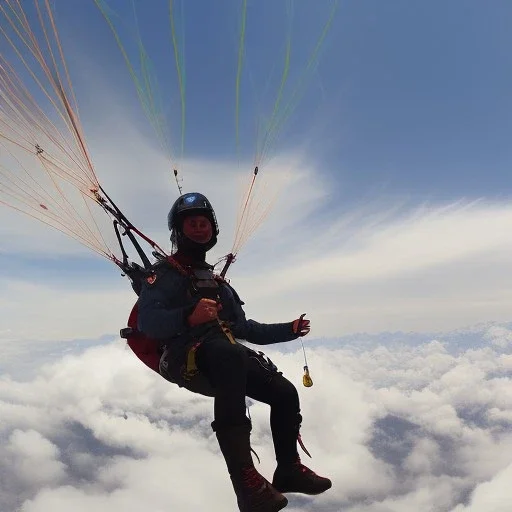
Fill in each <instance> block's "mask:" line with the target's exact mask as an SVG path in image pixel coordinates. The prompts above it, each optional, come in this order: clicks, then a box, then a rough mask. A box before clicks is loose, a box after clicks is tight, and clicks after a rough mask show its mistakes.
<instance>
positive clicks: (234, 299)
mask: <svg viewBox="0 0 512 512" xmlns="http://www.w3.org/2000/svg"><path fill="white" fill-rule="evenodd" d="M205 266H206V265H205ZM206 267H207V269H209V270H210V272H211V267H209V266H206ZM187 270H189V272H188V275H187V274H185V273H183V272H182V271H180V270H178V269H177V268H176V267H175V266H174V265H172V264H171V263H169V262H166V261H165V262H160V263H158V264H157V265H155V267H154V272H153V274H152V275H151V276H150V277H149V278H148V279H146V280H145V281H144V282H143V285H142V290H141V292H140V295H139V300H138V318H137V323H138V329H139V331H141V332H142V333H144V334H145V335H146V336H148V337H151V338H153V339H155V340H159V341H160V342H161V343H162V344H169V343H171V344H178V345H183V344H184V343H189V342H190V341H191V340H192V339H193V338H194V332H193V330H192V329H191V328H190V327H189V325H188V323H187V317H188V316H189V315H190V314H191V313H192V311H193V309H194V307H195V305H196V304H197V302H198V301H199V300H200V299H201V297H202V296H204V294H203V293H202V292H201V291H200V290H199V289H198V288H197V286H196V285H197V280H195V278H194V276H193V275H192V274H191V273H190V269H187ZM212 277H213V274H212ZM215 282H216V283H217V285H218V288H217V290H216V293H218V297H219V301H220V303H221V304H222V309H221V310H220V312H219V318H220V320H222V321H225V322H226V323H227V324H228V326H229V327H230V329H231V332H232V333H233V336H234V337H235V338H237V339H241V340H246V341H248V342H250V343H255V344H257V345H268V344H271V343H280V342H284V341H291V340H294V339H296V338H297V337H298V336H297V335H296V334H294V333H293V330H292V322H286V323H278V324H262V323H259V322H256V321H254V320H247V319H246V317H245V312H244V310H243V309H242V305H243V304H244V303H243V302H242V301H241V300H240V298H239V297H238V294H237V293H236V291H235V290H234V289H233V288H232V287H231V286H230V285H229V284H228V283H227V282H225V281H219V280H215Z"/></svg>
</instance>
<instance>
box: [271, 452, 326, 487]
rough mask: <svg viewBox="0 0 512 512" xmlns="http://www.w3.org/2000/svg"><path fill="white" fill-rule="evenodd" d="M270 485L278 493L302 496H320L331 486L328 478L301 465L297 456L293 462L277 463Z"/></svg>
mask: <svg viewBox="0 0 512 512" xmlns="http://www.w3.org/2000/svg"><path fill="white" fill-rule="evenodd" d="M272 485H273V486H274V487H275V488H276V489H277V490H278V491H279V492H300V493H303V494H321V493H322V492H325V491H327V489H330V488H331V486H332V482H331V481H330V480H329V479H328V478H324V477H323V476H318V475H317V474H316V473H315V472H313V471H311V469H309V468H308V467H306V466H304V464H302V463H301V461H300V457H299V456H297V460H296V461H295V462H289V463H279V464H278V465H277V468H276V470H275V472H274V478H273V480H272Z"/></svg>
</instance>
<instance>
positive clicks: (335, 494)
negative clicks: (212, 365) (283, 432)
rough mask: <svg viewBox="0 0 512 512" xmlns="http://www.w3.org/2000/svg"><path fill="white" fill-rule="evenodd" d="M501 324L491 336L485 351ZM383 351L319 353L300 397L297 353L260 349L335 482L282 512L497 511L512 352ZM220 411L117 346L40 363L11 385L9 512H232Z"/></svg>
mask: <svg viewBox="0 0 512 512" xmlns="http://www.w3.org/2000/svg"><path fill="white" fill-rule="evenodd" d="M496 327H497V326H493V327H491V328H489V329H487V330H484V331H483V332H482V334H481V335H480V342H481V343H482V344H485V343H486V340H487V339H489V336H492V335H493V333H496V332H497V329H496ZM502 328H504V327H502ZM468 335H469V334H468ZM411 336H412V335H411ZM382 340H389V337H386V338H382ZM411 340H412V338H411ZM341 343H342V340H340V344H341ZM386 343H387V346H385V345H384V344H380V345H378V344H377V345H372V346H367V347H366V348H364V347H363V346H359V347H358V346H357V345H352V346H349V345H345V346H344V347H343V348H342V347H341V346H340V348H336V349H327V348H325V347H323V348H322V347H317V348H315V349H313V348H311V347H310V348H309V349H308V362H309V366H310V370H311V375H312V377H313V380H314V386H313V387H312V388H310V389H305V388H303V387H302V386H301V369H302V367H301V359H302V354H301V351H300V350H298V351H296V352H290V353H286V354H283V353H280V352H275V351H274V349H273V348H272V347H268V350H266V352H267V353H268V354H269V355H270V357H271V358H272V359H273V360H274V362H276V363H277V365H278V366H279V368H280V369H281V370H282V371H284V374H285V375H286V376H287V377H288V378H289V379H290V380H291V381H292V382H293V383H294V384H295V385H296V386H297V387H298V389H299V393H300V397H301V409H302V414H303V418H304V420H303V426H302V435H303V439H304V442H305V443H306V446H307V448H308V449H309V451H310V452H311V453H312V455H313V459H312V460H309V459H308V458H307V457H306V456H305V455H304V456H303V460H304V462H305V463H306V464H308V465H310V466H311V467H312V469H314V470H315V471H317V472H319V473H320V474H326V475H328V476H330V477H331V478H332V479H333V483H334V485H333V488H332V489H331V490H330V491H329V492H327V493H325V494H324V495H322V496H318V497H315V498H311V497H304V498H302V497H299V496H292V495H290V505H289V507H288V509H289V510H292V511H293V510H297V511H298V510H315V511H320V512H322V511H324V510H325V511H328V510H333V509H334V510H347V511H349V512H384V511H386V512H401V511H406V510H413V509H414V510H433V511H434V510H435V512H466V511H467V512H473V511H475V512H480V511H482V512H483V510H485V507H488V509H489V510H495V511H496V512H500V511H501V510H502V509H501V508H499V507H498V505H496V507H498V508H495V509H493V508H489V507H492V506H494V505H493V503H494V502H493V499H494V498H493V497H501V498H502V499H503V500H506V499H507V498H508V497H509V494H508V493H509V491H508V486H507V481H508V476H509V475H508V473H507V472H510V465H511V463H512V459H511V455H510V454H511V453H512V434H511V433H510V432H511V431H510V422H511V421H512V400H511V399H510V397H511V396H512V392H511V391H512V383H511V380H510V368H509V367H507V366H506V364H504V360H505V361H506V357H505V359H504V356H507V354H504V353H503V352H502V350H503V349H502V348H501V347H500V346H496V345H490V346H489V347H487V348H484V349H465V350H464V349H462V350H460V347H459V350H458V353H457V354H455V353H454V352H453V350H452V349H453V348H454V347H452V346H451V345H450V343H449V342H447V341H443V340H442V339H440V340H433V341H431V342H427V343H424V344H421V345H419V346H412V345H406V344H402V345H397V344H395V343H392V342H389V341H387V342H386ZM212 413H213V408H212V400H211V399H209V398H206V397H201V396H199V395H194V394H191V393H189V392H187V391H185V390H183V389H179V388H177V387H176V386H174V385H171V384H169V383H167V382H166V381H165V380H163V379H161V378H160V377H159V376H158V375H156V374H153V373H152V372H151V371H149V370H147V369H146V368H145V367H144V366H143V365H142V364H141V363H140V362H139V361H138V360H137V359H136V358H135V357H134V356H133V354H132V353H131V352H130V351H129V350H126V349H125V348H124V344H123V343H121V342H119V341H116V342H113V343H110V344H108V345H105V346H98V347H94V348H90V349H88V350H86V351H85V352H83V353H81V354H79V355H72V354H69V355H67V356H65V357H63V358H62V359H60V360H56V361H55V362H53V363H52V364H45V365H44V366H43V367H42V368H41V369H40V371H39V372H38V375H36V376H35V377H34V378H33V379H32V380H26V381H25V382H18V381H15V380H12V379H9V378H7V377H3V378H2V379H0V416H1V417H2V423H1V424H0V438H2V439H4V440H5V442H3V443H2V445H1V447H0V474H1V475H2V478H0V498H1V499H2V500H3V502H2V503H0V508H2V507H3V508H2V509H5V508H6V507H7V510H15V509H16V507H18V506H19V507H20V510H22V511H23V512H40V511H43V510H44V511H45V510H50V509H51V510H56V511H57V512H59V511H60V510H69V509H73V510H79V511H80V510H84V511H85V510H86V509H91V508H94V509H95V510H98V511H100V512H101V511H103V510H105V511H106V510H111V508H112V507H123V509H125V510H127V511H128V512H129V511H132V510H133V511H135V510H139V509H140V507H142V506H148V505H150V506H151V508H152V509H153V510H168V509H169V508H173V509H177V510H183V511H187V510H196V509H197V508H198V507H200V506H204V503H205V502H207V503H208V504H209V507H210V509H211V510H213V511H215V510H219V511H220V510H226V509H229V508H234V507H235V506H236V505H235V504H234V494H233V492H232V489H231V487H230V482H229V479H228V476H227V472H226V469H225V464H224V461H223V460H222V457H221V455H220V453H219V450H218V447H217V442H216V439H215V436H214V434H213V432H212V431H211V427H210V422H211V420H212ZM268 413H269V409H268V407H267V406H265V405H263V404H259V403H254V404H253V405H252V406H251V417H252V419H253V434H252V441H253V446H254V448H255V449H256V451H257V452H258V454H259V456H260V457H261V459H262V463H261V465H260V466H259V468H260V470H261V471H262V473H263V474H265V475H266V476H268V477H269V478H270V477H271V475H272V472H273V469H274V464H275V462H274V454H273V448H272V443H271V438H270V431H269V424H268ZM41 467H44V468H45V471H44V475H45V476H44V477H42V476H41V475H40V474H39V473H38V472H36V471H35V468H41ZM32 470H34V471H32ZM38 475H39V476H38ZM507 475H508V476H507ZM198 480H200V481H201V482H202V485H201V488H200V489H198V491H197V492H196V493H193V495H190V493H189V492H187V489H188V488H189V487H190V485H192V483H193V482H197V481H198ZM9 507H10V508H9Z"/></svg>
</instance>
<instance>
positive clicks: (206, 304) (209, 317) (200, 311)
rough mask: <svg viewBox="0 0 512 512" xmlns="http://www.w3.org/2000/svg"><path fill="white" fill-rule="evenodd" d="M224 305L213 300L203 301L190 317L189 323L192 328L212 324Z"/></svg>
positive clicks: (197, 305)
mask: <svg viewBox="0 0 512 512" xmlns="http://www.w3.org/2000/svg"><path fill="white" fill-rule="evenodd" d="M220 309H222V305H221V304H219V303H217V302H215V301H214V300H212V299H201V300H200V301H199V302H198V303H197V304H196V307H195V308H194V311H192V313H191V314H190V315H189V316H188V318H187V321H188V324H189V325H190V327H195V326H196V325H201V324H205V323H207V322H211V321H213V320H215V319H216V318H217V313H218V311H220Z"/></svg>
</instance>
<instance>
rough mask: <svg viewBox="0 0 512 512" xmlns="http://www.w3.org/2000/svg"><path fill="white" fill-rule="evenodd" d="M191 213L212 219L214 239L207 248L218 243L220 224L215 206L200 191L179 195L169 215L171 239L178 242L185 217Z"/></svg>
mask: <svg viewBox="0 0 512 512" xmlns="http://www.w3.org/2000/svg"><path fill="white" fill-rule="evenodd" d="M189 215H204V216H205V217H208V218H209V219H210V222H211V223H212V228H213V236H212V240H211V241H210V242H208V244H207V248H206V250H209V249H211V248H212V247H213V246H214V245H215V244H216V243H217V235H218V234H219V225H218V224H217V217H216V216H215V212H214V210H213V207H212V205H211V203H210V201H208V199H207V198H206V197H205V196H204V195H203V194H200V193H199V192H188V193H187V194H183V195H182V196H180V197H178V199H176V201H175V202H174V204H173V205H172V208H171V210H170V211H169V215H167V226H168V227H169V231H171V241H172V242H173V243H174V244H176V245H177V244H178V242H179V241H180V238H181V237H182V232H181V230H182V227H183V219H184V218H185V217H187V216H189Z"/></svg>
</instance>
